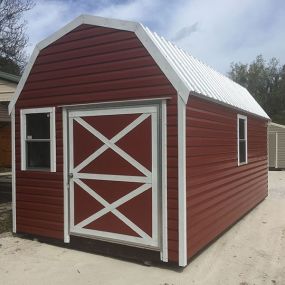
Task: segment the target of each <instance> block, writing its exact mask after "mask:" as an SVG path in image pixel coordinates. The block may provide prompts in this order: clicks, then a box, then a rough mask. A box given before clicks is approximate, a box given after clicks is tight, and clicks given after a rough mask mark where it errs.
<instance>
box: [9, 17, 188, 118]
mask: <svg viewBox="0 0 285 285" xmlns="http://www.w3.org/2000/svg"><path fill="white" fill-rule="evenodd" d="M82 24H89V25H96V26H100V27H106V28H113V29H119V30H124V31H130V32H134V33H135V34H136V35H137V37H138V39H139V40H140V41H141V42H142V44H143V45H144V47H145V48H146V49H147V51H148V52H149V53H150V55H151V56H152V57H153V59H154V60H155V62H156V63H157V64H158V66H159V67H160V69H161V70H162V71H163V72H164V73H165V75H166V77H167V78H168V80H169V81H170V82H171V84H172V85H173V86H174V88H175V89H176V90H177V93H178V94H179V96H181V97H182V98H183V100H184V102H185V103H186V102H187V100H188V97H189V88H188V87H187V86H186V85H185V83H184V82H183V80H182V79H181V78H180V76H181V74H180V76H179V75H178V73H177V72H178V71H175V70H174V68H173V67H172V63H171V60H170V59H169V58H168V57H167V56H165V55H163V54H162V53H161V51H160V49H159V48H158V47H157V44H158V43H156V41H155V39H154V38H153V37H152V36H151V34H150V33H148V32H147V31H146V29H145V28H144V27H143V25H141V24H139V23H137V22H132V21H125V20H117V19H112V18H104V17H98V16H91V15H81V16H79V17H77V18H75V19H74V20H73V21H71V22H70V23H69V24H67V25H66V26H64V27H63V28H61V29H60V30H58V31H57V32H55V33H54V34H52V35H51V36H49V37H47V38H46V39H44V40H43V41H41V42H39V43H38V44H37V45H36V47H35V49H34V51H33V53H32V55H31V57H30V60H29V63H28V65H27V66H26V68H25V71H24V73H23V75H22V77H21V80H20V82H19V84H18V86H17V89H16V91H15V94H14V96H13V98H12V100H11V102H10V104H9V113H11V111H12V108H13V106H14V105H15V104H16V102H17V100H18V98H19V96H20V93H21V91H22V90H23V88H24V85H25V83H26V80H27V78H28V76H29V74H30V72H31V69H32V67H33V65H34V63H35V61H36V58H37V56H38V54H39V52H40V51H41V50H42V49H44V48H45V47H47V46H48V45H50V44H51V43H53V42H55V41H56V40H58V39H59V38H61V37H63V36H64V35H66V34H67V33H69V32H70V31H72V30H73V29H75V28H76V27H78V26H80V25H82Z"/></svg>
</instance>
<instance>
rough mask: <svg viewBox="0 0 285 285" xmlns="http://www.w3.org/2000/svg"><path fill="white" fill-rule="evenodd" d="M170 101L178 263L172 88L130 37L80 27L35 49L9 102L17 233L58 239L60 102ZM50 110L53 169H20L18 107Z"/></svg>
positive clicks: (173, 241)
mask: <svg viewBox="0 0 285 285" xmlns="http://www.w3.org/2000/svg"><path fill="white" fill-rule="evenodd" d="M158 97H170V98H172V99H171V100H168V103H167V125H168V130H167V132H168V136H167V143H168V161H167V162H168V204H169V209H168V219H169V220H168V236H169V245H168V248H169V259H170V260H171V261H177V259H178V214H177V206H178V202H177V152H178V151H177V111H176V110H177V106H176V91H175V89H174V88H173V87H172V85H171V84H170V82H169V81H168V80H167V78H166V77H165V75H164V74H163V73H162V72H161V70H160V69H159V67H158V66H157V65H156V63H155V62H154V60H153V59H152V57H151V56H150V55H149V53H148V52H147V50H146V49H145V48H144V46H143V45H142V44H141V42H140V41H139V40H138V39H137V38H136V36H135V34H134V33H131V32H125V31H118V30H115V29H108V28H102V27H94V26H89V25H82V26H80V27H78V28H76V29H75V30H73V31H72V32H70V33H68V34H67V35H65V36H63V37H62V38H60V39H59V40H57V41H56V42H54V43H53V44H51V45H50V46H48V47H46V48H45V49H43V50H42V51H41V52H40V54H39V56H38V58H37V59H36V62H35V64H34V66H33V68H32V70H31V72H30V75H29V77H28V80H27V82H26V84H25V86H24V88H23V90H22V93H21V95H20V97H19V100H18V102H17V104H16V171H17V177H16V188H17V230H18V231H19V232H24V233H31V234H36V235H42V236H47V237H54V238H60V239H62V238H63V146H62V118H61V108H60V107H59V106H62V105H72V104H84V103H93V102H106V101H117V100H130V99H145V98H158ZM47 106H56V107H57V108H56V129H57V130H56V140H57V141H56V143H57V172H56V173H41V172H34V171H24V172H23V171H21V170H20V169H21V161H20V157H21V155H20V116H19V113H20V109H22V108H33V107H47Z"/></svg>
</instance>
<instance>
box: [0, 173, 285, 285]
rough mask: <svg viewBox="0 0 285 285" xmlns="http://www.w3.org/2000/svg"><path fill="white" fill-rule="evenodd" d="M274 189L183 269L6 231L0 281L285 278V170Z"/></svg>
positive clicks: (166, 283) (161, 284) (168, 282)
mask: <svg viewBox="0 0 285 285" xmlns="http://www.w3.org/2000/svg"><path fill="white" fill-rule="evenodd" d="M269 185H270V195H269V197H268V198H267V199H266V200H265V201H264V202H263V203H261V204H260V205H259V206H258V207H257V208H255V209H254V210H253V211H252V212H251V213H250V214H249V215H247V216H246V217H245V218H244V219H242V220H241V221H240V222H239V223H238V224H236V225H235V226H234V227H232V228H231V229H230V230H229V231H228V232H227V233H226V234H224V235H223V236H222V237H221V238H219V240H217V241H216V242H215V243H213V244H212V245H211V246H210V247H208V248H207V249H206V250H204V251H203V252H202V253H201V254H200V255H199V256H198V257H197V258H196V259H195V260H194V261H192V262H191V264H190V265H189V266H188V267H187V268H185V269H184V270H183V271H182V272H178V271H175V270H171V269H169V268H163V267H157V266H151V267H146V266H144V265H141V264H137V263H134V262H128V261H122V260H118V259H114V258H109V257H104V256H100V255H95V254H88V253H84V252H79V251H74V250H69V249H64V248H59V247H55V246H51V245H47V244H42V243H39V242H36V241H30V240H25V239H20V238H14V237H11V235H10V234H4V235H3V234H2V235H0V284H1V285H2V284H3V285H4V284H5V285H6V284H7V285H9V284H17V285H18V284H29V285H33V284H104V285H105V284H106V285H109V284H112V285H113V284H124V285H128V284H136V285H139V284H150V285H151V284H156V285H172V284H173V285H176V284H207V285H216V284H220V285H227V284H233V285H234V284H238V285H252V284H256V285H259V284H268V285H269V284H279V285H283V284H285V171H283V172H270V179H269Z"/></svg>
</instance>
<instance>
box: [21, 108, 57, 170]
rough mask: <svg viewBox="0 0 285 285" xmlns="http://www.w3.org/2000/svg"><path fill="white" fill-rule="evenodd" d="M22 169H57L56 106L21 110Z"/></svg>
mask: <svg viewBox="0 0 285 285" xmlns="http://www.w3.org/2000/svg"><path fill="white" fill-rule="evenodd" d="M21 159H22V162H21V168H22V170H43V171H51V172H55V171H56V158H55V108H38V109H25V110H21Z"/></svg>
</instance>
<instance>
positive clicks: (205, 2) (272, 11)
mask: <svg viewBox="0 0 285 285" xmlns="http://www.w3.org/2000/svg"><path fill="white" fill-rule="evenodd" d="M278 3H279V6H278ZM282 5H283V7H282ZM284 7H285V5H284V4H283V1H281V0H277V1H271V0H247V1H236V0H215V1H212V0H191V1H189V0H176V1H171V2H170V1H167V2H166V1H163V0H130V1H128V0H126V1H114V0H113V1H112V0H100V1H92V0H86V1H84V2H81V1H73V0H65V1H55V0H40V1H38V2H37V5H36V6H35V8H33V10H31V11H30V12H29V13H28V14H27V16H26V19H27V21H28V31H27V32H28V34H29V36H30V42H31V46H30V47H29V48H28V49H27V51H28V53H31V50H32V48H33V46H34V45H35V44H36V43H37V42H39V41H40V40H42V39H44V38H45V37H47V36H49V35H50V34H51V33H53V32H55V31H56V30H58V29H59V28H60V27H62V26H63V25H65V24H66V23H68V22H69V21H71V20H72V19H73V18H75V17H76V16H78V15H79V14H82V13H85V14H86V13H88V14H94V15H99V16H106V17H113V18H118V19H127V20H135V21H140V22H143V23H144V24H146V25H148V26H149V27H150V28H151V29H153V30H155V31H157V32H159V33H160V34H162V35H163V36H165V37H166V38H168V39H174V40H175V42H176V44H178V45H179V46H181V47H182V48H184V49H185V50H187V51H188V52H190V53H191V54H193V55H194V56H196V57H198V58H199V59H201V60H202V61H204V62H206V63H208V64H209V65H211V66H213V67H214V68H215V69H217V70H219V71H221V72H223V73H226V72H227V71H228V70H229V65H230V63H231V62H232V61H242V62H249V61H251V60H253V59H254V58H255V56H256V55H258V54H263V55H264V56H265V57H266V58H270V57H273V56H275V57H277V58H279V59H280V60H281V62H282V63H283V64H284V63H285V53H284V50H285V41H284V38H285V29H284V27H285V17H284V13H282V11H283V10H284ZM282 8H283V9H282Z"/></svg>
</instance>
